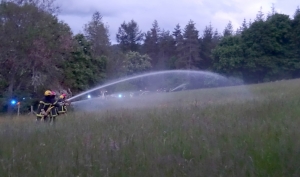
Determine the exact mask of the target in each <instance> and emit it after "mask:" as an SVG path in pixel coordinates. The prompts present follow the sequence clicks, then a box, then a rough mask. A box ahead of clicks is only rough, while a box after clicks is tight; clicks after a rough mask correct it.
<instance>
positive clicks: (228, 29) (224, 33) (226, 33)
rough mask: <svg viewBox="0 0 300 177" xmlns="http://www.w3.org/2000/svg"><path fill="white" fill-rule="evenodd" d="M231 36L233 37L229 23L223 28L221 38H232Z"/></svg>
mask: <svg viewBox="0 0 300 177" xmlns="http://www.w3.org/2000/svg"><path fill="white" fill-rule="evenodd" d="M232 35H233V27H232V23H231V21H229V22H228V24H227V26H226V27H225V29H224V31H223V36H224V37H227V36H232Z"/></svg>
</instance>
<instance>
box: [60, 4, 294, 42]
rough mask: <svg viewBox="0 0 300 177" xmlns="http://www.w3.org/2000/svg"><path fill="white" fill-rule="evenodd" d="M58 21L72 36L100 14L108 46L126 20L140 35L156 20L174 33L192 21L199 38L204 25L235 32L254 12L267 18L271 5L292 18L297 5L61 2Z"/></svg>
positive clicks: (160, 25) (81, 30)
mask: <svg viewBox="0 0 300 177" xmlns="http://www.w3.org/2000/svg"><path fill="white" fill-rule="evenodd" d="M58 4H59V6H60V10H61V12H60V14H59V16H58V18H59V19H60V20H62V21H64V22H65V23H67V24H68V25H69V26H70V27H71V29H72V31H73V33H74V34H77V33H80V32H83V26H84V24H86V23H88V22H89V21H90V20H91V18H92V14H93V13H94V12H96V11H99V12H100V13H101V15H102V16H103V22H104V23H105V24H106V25H108V26H109V33H110V40H111V43H112V44H114V43H116V33H117V32H118V28H119V27H120V25H121V24H122V23H123V22H124V21H125V22H126V23H127V22H129V21H131V20H134V21H136V22H137V24H138V25H139V28H140V30H141V31H143V32H147V31H149V30H150V28H151V27H152V24H153V22H154V20H157V22H158V25H159V27H160V28H161V29H164V30H169V31H173V29H174V28H175V26H176V24H179V25H180V26H181V28H182V29H183V28H184V27H185V25H186V24H187V23H188V22H189V20H192V21H193V22H194V23H195V24H196V28H197V30H198V31H199V35H200V36H201V35H202V33H203V30H204V28H205V26H207V25H209V24H210V23H211V25H212V26H213V28H214V29H218V31H219V32H222V31H223V30H224V28H225V27H226V25H227V24H228V22H229V21H231V22H232V25H233V27H234V29H237V28H238V27H239V26H241V24H242V22H243V19H244V18H245V19H246V20H247V21H249V20H250V19H252V21H253V19H255V17H256V14H257V12H258V11H259V10H260V8H261V7H262V11H263V13H264V14H265V15H267V14H268V13H269V12H270V11H271V7H272V4H274V7H275V10H276V11H277V12H279V13H283V14H286V15H290V17H291V18H292V16H293V14H294V12H295V10H296V8H297V6H300V2H299V1H296V0H218V1H217V0H63V1H58Z"/></svg>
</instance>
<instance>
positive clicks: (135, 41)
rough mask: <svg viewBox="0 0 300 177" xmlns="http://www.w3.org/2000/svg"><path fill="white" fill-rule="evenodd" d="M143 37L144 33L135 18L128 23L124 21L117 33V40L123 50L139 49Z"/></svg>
mask: <svg viewBox="0 0 300 177" xmlns="http://www.w3.org/2000/svg"><path fill="white" fill-rule="evenodd" d="M143 37H144V34H143V33H142V31H140V30H139V26H138V24H137V23H136V22H135V21H134V20H131V21H130V22H128V23H126V22H123V23H122V24H121V26H120V27H119V30H118V33H117V35H116V38H117V42H118V43H119V44H120V47H121V49H122V51H123V52H128V51H138V50H139V49H140V45H141V42H142V41H143Z"/></svg>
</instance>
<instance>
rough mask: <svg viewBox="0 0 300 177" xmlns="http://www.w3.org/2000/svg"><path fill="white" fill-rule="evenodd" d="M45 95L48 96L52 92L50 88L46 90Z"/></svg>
mask: <svg viewBox="0 0 300 177" xmlns="http://www.w3.org/2000/svg"><path fill="white" fill-rule="evenodd" d="M44 95H45V96H50V95H52V92H51V91H50V90H46V91H45V93H44Z"/></svg>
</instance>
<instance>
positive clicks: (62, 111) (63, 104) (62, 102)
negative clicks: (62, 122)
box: [57, 94, 68, 115]
mask: <svg viewBox="0 0 300 177" xmlns="http://www.w3.org/2000/svg"><path fill="white" fill-rule="evenodd" d="M57 101H58V103H59V104H60V106H59V107H58V108H57V112H58V114H59V115H61V114H66V113H67V105H68V103H66V95H65V94H62V95H60V96H59V100H57Z"/></svg>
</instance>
